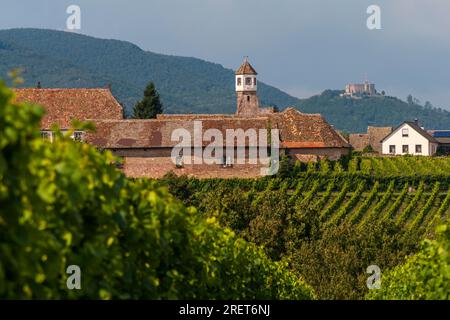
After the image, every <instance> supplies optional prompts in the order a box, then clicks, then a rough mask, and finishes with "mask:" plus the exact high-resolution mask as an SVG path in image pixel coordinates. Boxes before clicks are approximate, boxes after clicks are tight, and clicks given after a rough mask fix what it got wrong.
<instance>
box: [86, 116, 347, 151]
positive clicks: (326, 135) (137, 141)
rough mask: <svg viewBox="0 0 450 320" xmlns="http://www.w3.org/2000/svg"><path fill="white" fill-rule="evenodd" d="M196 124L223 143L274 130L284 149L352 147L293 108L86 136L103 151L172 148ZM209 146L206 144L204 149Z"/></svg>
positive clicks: (100, 128)
mask: <svg viewBox="0 0 450 320" xmlns="http://www.w3.org/2000/svg"><path fill="white" fill-rule="evenodd" d="M194 120H201V123H202V130H203V133H204V132H205V130H207V129H218V130H219V131H220V132H221V133H222V135H223V138H224V140H226V139H225V138H226V129H242V130H244V131H247V130H248V129H255V130H259V129H270V128H273V129H279V130H280V141H281V146H282V147H285V148H348V147H350V146H349V144H348V143H347V141H345V140H344V139H343V138H342V137H341V136H340V135H339V134H338V133H337V132H336V131H335V130H334V129H333V128H332V127H331V126H330V125H329V124H328V123H327V122H326V121H325V120H324V119H323V117H322V116H320V115H314V114H303V113H301V112H299V111H297V110H295V109H293V108H289V109H287V110H285V111H284V112H281V113H275V114H269V115H265V116H259V117H253V118H240V117H237V116H230V115H214V117H209V116H203V115H189V117H181V116H180V117H177V116H174V117H167V118H166V117H159V119H155V120H121V121H110V120H105V121H96V127H97V131H96V132H95V133H89V134H87V135H86V141H87V142H90V143H92V144H94V145H96V146H99V147H102V148H150V147H173V146H175V145H176V144H177V143H178V142H177V141H171V135H172V132H173V130H175V129H179V128H182V129H186V130H187V131H188V132H190V133H191V137H192V139H193V136H194V134H193V133H194ZM227 142H228V141H227ZM209 143H210V142H209V141H203V146H207V145H208V144H209ZM246 143H248V141H247V142H246Z"/></svg>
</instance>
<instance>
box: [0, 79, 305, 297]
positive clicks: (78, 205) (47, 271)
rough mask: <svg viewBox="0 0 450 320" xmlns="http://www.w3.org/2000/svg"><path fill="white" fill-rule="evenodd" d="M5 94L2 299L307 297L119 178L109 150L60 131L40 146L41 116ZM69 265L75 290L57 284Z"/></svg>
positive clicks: (222, 236)
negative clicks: (76, 276) (77, 278)
mask: <svg viewBox="0 0 450 320" xmlns="http://www.w3.org/2000/svg"><path fill="white" fill-rule="evenodd" d="M12 98H13V97H12V94H11V92H10V91H9V90H7V89H6V88H5V87H4V86H3V84H0V298H3V299H5V298H7V299H23V298H33V299H61V298H62V299H65V298H88V299H109V298H112V299H136V298H143V299H178V298H181V299H310V298H313V294H312V291H311V290H310V288H309V287H308V286H307V285H305V284H304V282H303V281H302V280H301V279H300V278H299V277H297V276H296V275H295V274H293V273H290V272H287V271H286V268H287V265H286V262H272V261H271V260H270V259H269V258H268V257H267V256H266V255H265V254H264V253H263V251H262V249H261V248H259V247H257V246H256V245H254V244H249V243H247V242H245V241H244V240H242V239H241V238H239V237H237V236H236V235H235V233H234V232H233V231H231V230H229V229H227V228H223V227H222V226H219V224H218V223H217V222H216V221H215V219H214V218H210V219H203V218H200V217H199V215H198V214H197V213H196V210H195V209H194V208H192V207H190V208H187V207H186V206H184V205H183V204H182V203H181V202H180V201H179V200H177V199H175V198H174V197H173V196H171V195H170V194H169V193H168V191H167V188H165V187H162V186H160V185H159V184H158V183H157V182H156V181H149V180H128V179H126V178H125V177H124V175H123V174H122V173H121V172H120V171H118V170H117V169H116V168H115V167H114V165H113V163H115V162H116V161H117V159H115V158H114V157H113V156H112V155H111V154H110V153H109V152H104V153H100V152H98V151H97V150H96V149H95V148H94V147H92V146H90V145H88V144H84V143H79V142H75V141H72V140H71V139H70V138H69V135H70V132H69V133H68V134H66V135H63V134H62V133H61V132H56V133H57V136H58V137H57V139H55V141H54V143H50V142H47V141H44V140H43V139H41V138H40V134H39V123H40V119H41V116H42V114H43V111H42V109H41V108H40V107H37V106H29V105H25V104H15V103H12ZM182 184H183V183H180V185H182ZM69 265H78V266H79V267H80V268H81V290H68V289H67V287H66V279H67V277H68V275H67V274H66V268H67V267H68V266H69Z"/></svg>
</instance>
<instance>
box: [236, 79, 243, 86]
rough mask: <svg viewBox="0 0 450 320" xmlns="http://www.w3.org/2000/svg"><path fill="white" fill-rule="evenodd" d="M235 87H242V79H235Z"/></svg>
mask: <svg viewBox="0 0 450 320" xmlns="http://www.w3.org/2000/svg"><path fill="white" fill-rule="evenodd" d="M237 85H238V86H241V85H242V78H237Z"/></svg>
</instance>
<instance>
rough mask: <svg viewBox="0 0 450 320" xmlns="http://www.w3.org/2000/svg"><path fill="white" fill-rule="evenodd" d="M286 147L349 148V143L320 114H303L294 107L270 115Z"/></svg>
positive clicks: (282, 143)
mask: <svg viewBox="0 0 450 320" xmlns="http://www.w3.org/2000/svg"><path fill="white" fill-rule="evenodd" d="M270 118H271V122H272V123H273V125H272V127H273V128H278V129H279V130H280V139H281V145H282V146H284V147H287V148H349V147H350V145H349V144H348V142H347V141H345V139H344V138H342V136H341V135H340V134H339V133H337V132H336V130H334V129H333V127H332V126H331V125H329V124H328V123H327V122H326V121H325V119H324V118H323V117H322V116H321V115H320V114H305V113H301V112H299V111H298V110H296V109H294V108H287V109H286V110H284V111H283V112H281V113H274V114H272V115H271V116H270Z"/></svg>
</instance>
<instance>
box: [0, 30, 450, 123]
mask: <svg viewBox="0 0 450 320" xmlns="http://www.w3.org/2000/svg"><path fill="white" fill-rule="evenodd" d="M239 63H240V61H236V64H237V65H238V64H239ZM237 65H236V67H237ZM17 67H22V68H23V69H24V72H23V74H22V76H23V78H24V79H25V83H24V84H23V86H25V87H30V86H31V87H34V86H36V83H37V82H38V81H40V82H41V83H42V86H43V87H50V88H51V87H62V88H64V87H106V86H107V85H108V84H111V85H112V91H113V94H114V95H115V96H116V97H117V99H118V100H119V101H120V102H121V103H123V104H124V105H125V106H126V108H127V110H128V111H129V110H130V109H131V108H132V106H133V105H134V104H135V103H136V101H137V100H138V99H140V98H141V97H142V94H143V91H144V88H145V86H146V84H147V83H148V82H149V81H153V82H155V85H156V88H157V89H158V91H159V92H160V93H161V97H162V102H163V105H164V112H166V113H234V112H235V110H236V100H235V92H234V72H233V70H230V69H226V68H224V67H222V66H221V65H219V64H215V63H211V62H206V61H203V60H200V59H196V58H187V57H178V56H169V55H163V54H156V53H153V52H148V51H144V50H142V49H140V48H139V47H137V46H136V45H134V44H132V43H129V42H125V41H118V40H105V39H97V38H93V37H89V36H85V35H80V34H76V33H69V32H61V31H53V30H41V29H11V30H0V79H1V78H5V77H6V74H7V72H8V71H10V70H12V69H14V68H17ZM342 82H343V83H345V82H346V79H342ZM258 91H259V97H260V100H261V103H262V104H263V105H265V106H268V105H275V106H277V107H278V108H279V109H280V110H282V109H284V108H285V107H287V106H294V107H297V108H299V109H300V110H301V111H302V112H307V113H321V114H322V115H324V116H325V118H326V119H327V120H328V122H330V123H331V124H333V125H334V126H335V127H336V128H338V129H341V130H344V131H347V132H364V131H366V129H367V126H368V125H379V126H396V125H398V124H399V123H401V122H403V121H404V120H412V119H414V118H418V119H419V120H420V121H421V123H422V124H423V125H425V127H426V128H429V129H450V113H449V112H447V111H440V110H438V109H434V108H424V107H421V106H419V105H416V104H413V103H410V104H408V103H406V102H404V101H401V100H399V99H397V98H393V97H375V98H365V99H362V100H352V99H346V98H341V97H339V93H340V91H332V90H326V91H324V93H323V94H321V95H318V96H314V97H311V98H308V99H304V100H299V99H297V98H295V97H292V96H290V95H288V94H287V93H285V92H283V91H281V90H279V89H276V88H274V87H271V86H268V85H265V84H263V83H261V82H260V83H259V88H258Z"/></svg>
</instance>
